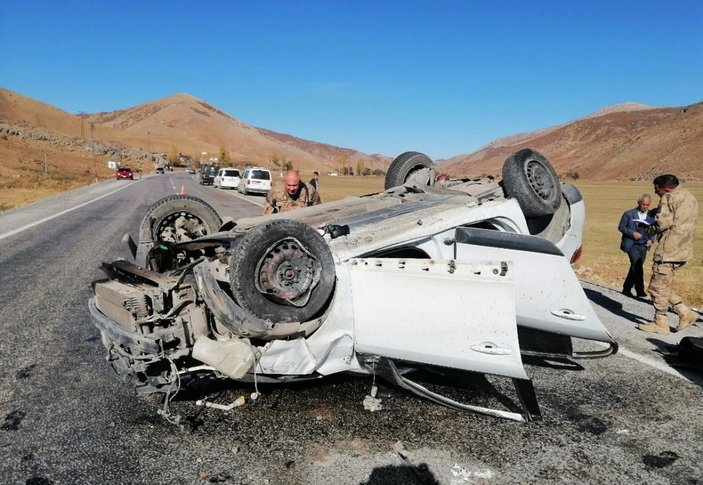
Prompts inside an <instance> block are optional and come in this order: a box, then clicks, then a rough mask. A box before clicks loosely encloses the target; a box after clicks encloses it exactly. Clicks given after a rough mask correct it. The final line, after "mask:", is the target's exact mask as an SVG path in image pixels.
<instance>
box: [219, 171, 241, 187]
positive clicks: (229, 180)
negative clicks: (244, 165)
mask: <svg viewBox="0 0 703 485" xmlns="http://www.w3.org/2000/svg"><path fill="white" fill-rule="evenodd" d="M239 179H240V176H239V170H237V169H236V168H221V169H220V170H218V172H217V175H215V180H214V182H213V183H212V185H213V187H215V188H216V189H236V188H237V186H238V185H239Z"/></svg>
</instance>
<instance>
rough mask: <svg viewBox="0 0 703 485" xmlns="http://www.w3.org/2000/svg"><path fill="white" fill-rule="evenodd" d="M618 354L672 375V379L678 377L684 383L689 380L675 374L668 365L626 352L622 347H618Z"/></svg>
mask: <svg viewBox="0 0 703 485" xmlns="http://www.w3.org/2000/svg"><path fill="white" fill-rule="evenodd" d="M618 354H622V355H623V356H624V357H628V358H630V359H633V360H636V361H637V362H640V363H642V364H645V365H648V366H650V367H654V368H655V369H657V370H660V371H662V372H665V373H667V374H669V375H672V376H674V377H678V378H679V379H683V380H685V381H688V380H689V379H688V378H687V377H686V376H684V375H682V374H681V373H679V372H677V371H676V370H675V369H672V368H671V367H669V366H668V365H665V364H662V363H661V362H658V361H656V360H654V359H650V358H649V357H645V356H643V355H640V354H637V353H635V352H632V351H631V350H627V349H626V348H624V347H620V348H619V349H618Z"/></svg>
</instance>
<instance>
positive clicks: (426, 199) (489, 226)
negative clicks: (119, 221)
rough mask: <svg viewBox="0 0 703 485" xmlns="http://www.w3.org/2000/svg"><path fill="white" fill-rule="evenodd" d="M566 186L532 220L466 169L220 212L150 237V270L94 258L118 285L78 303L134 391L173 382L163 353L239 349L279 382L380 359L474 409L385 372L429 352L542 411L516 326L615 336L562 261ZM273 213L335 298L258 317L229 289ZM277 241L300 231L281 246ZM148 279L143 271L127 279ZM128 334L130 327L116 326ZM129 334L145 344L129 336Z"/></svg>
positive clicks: (529, 413)
mask: <svg viewBox="0 0 703 485" xmlns="http://www.w3.org/2000/svg"><path fill="white" fill-rule="evenodd" d="M575 190H576V189H575V188H570V189H569V190H568V191H565V195H564V200H563V203H562V205H561V207H560V208H559V209H558V210H557V211H556V213H555V214H554V215H553V216H552V217H550V218H543V220H539V221H535V220H527V219H526V218H525V217H524V215H523V213H522V211H521V209H520V206H519V205H518V203H517V202H516V201H515V200H514V199H511V198H508V197H506V196H505V195H504V194H503V192H502V190H501V188H500V186H499V185H498V184H496V183H495V182H493V181H492V180H490V179H477V180H467V181H463V182H461V183H456V184H455V185H454V186H453V187H451V188H450V189H447V188H432V187H427V188H423V189H418V188H417V187H396V188H393V189H390V190H387V191H386V192H383V193H379V194H371V195H368V196H362V197H353V198H349V199H344V200H341V201H335V202H330V203H326V204H322V205H318V206H313V207H308V208H304V209H300V210H297V211H292V212H286V213H281V214H275V215H270V216H263V217H256V218H248V219H240V220H238V221H236V223H234V222H228V223H227V224H226V225H225V226H223V228H226V230H223V231H220V232H214V233H212V234H209V235H207V236H204V237H202V238H199V239H196V240H194V241H188V242H184V243H177V244H173V245H169V246H167V247H163V248H161V249H159V248H158V247H156V246H155V247H154V248H153V249H152V248H151V246H150V249H149V250H150V251H156V250H162V251H165V252H166V255H167V256H169V257H167V258H163V257H160V259H153V260H151V261H171V263H170V264H171V265H172V267H166V268H155V270H152V273H153V275H154V276H153V277H149V278H147V277H145V274H144V272H145V271H148V270H145V269H141V270H137V269H135V268H137V267H136V266H129V265H128V264H124V263H121V264H116V263H113V264H112V265H107V267H108V271H107V272H108V277H109V278H108V279H109V282H117V287H115V288H112V287H111V288H112V289H113V290H114V291H111V292H109V291H106V289H105V288H107V284H108V283H107V282H96V284H95V286H96V297H95V299H94V300H92V301H93V302H94V303H91V306H90V309H91V314H92V315H93V318H94V320H95V321H96V325H97V326H98V328H99V329H100V330H101V333H102V335H103V342H104V344H105V346H106V347H107V348H108V351H109V353H108V360H109V361H110V362H111V365H112V367H113V369H115V371H116V372H117V373H118V374H119V375H120V376H122V377H123V378H124V377H125V376H136V377H137V380H138V392H139V386H141V389H142V391H141V392H170V390H172V387H173V382H174V380H175V379H174V376H173V375H172V372H173V370H172V367H173V366H172V365H171V364H173V365H175V366H176V367H177V368H178V369H179V372H182V373H187V372H188V369H189V368H193V369H195V368H198V369H201V368H202V367H203V366H202V364H203V362H205V363H206V364H207V365H206V366H205V367H208V366H209V368H212V370H213V371H217V372H221V373H223V374H225V375H237V376H238V375H240V369H244V367H242V366H243V365H244V366H245V367H246V365H248V364H246V362H249V361H251V362H253V364H252V366H251V368H250V369H249V371H248V372H246V373H245V374H246V375H243V377H242V380H250V379H251V377H252V376H253V374H255V373H256V375H257V376H258V378H259V379H264V380H268V381H269V382H285V381H289V380H292V379H297V378H301V379H303V378H314V377H319V376H324V375H330V374H334V373H338V372H354V373H364V374H376V373H379V375H382V374H383V373H384V372H385V373H386V376H387V377H389V378H390V379H391V380H392V381H394V382H396V383H397V384H398V385H400V386H401V387H406V388H407V389H409V390H412V392H416V393H418V394H419V395H422V396H423V397H427V398H428V399H431V400H434V401H436V402H440V403H442V404H447V405H453V406H455V407H458V408H460V409H467V410H472V411H477V410H478V411H479V412H485V410H481V409H477V408H476V407H475V406H471V405H463V404H460V403H455V402H453V401H450V400H447V399H445V398H443V397H442V396H438V395H436V394H434V393H433V392H431V391H429V390H427V389H424V388H422V387H421V386H419V385H418V384H416V383H412V382H411V381H409V380H408V379H407V378H406V377H405V376H404V375H401V374H402V372H401V371H399V370H398V369H399V366H404V367H405V368H412V367H414V366H419V367H421V366H433V367H437V368H451V369H457V370H462V371H471V372H479V373H486V374H493V375H497V376H503V377H507V378H510V379H513V381H514V383H515V387H516V390H517V392H518V394H519V396H520V401H521V403H522V405H523V412H522V413H518V414H515V413H507V414H506V413H505V412H497V413H498V414H497V415H500V416H502V417H508V418H511V419H520V420H528V419H534V418H535V417H536V416H539V410H538V406H537V405H536V398H535V397H534V390H533V388H532V385H531V382H530V381H529V379H528V377H527V374H526V373H525V370H524V368H523V364H522V360H521V353H523V352H525V351H526V350H527V349H526V348H525V347H526V344H525V342H523V341H522V337H521V336H519V334H520V332H519V330H520V329H522V330H524V331H528V332H536V333H535V334H536V335H537V336H538V337H539V335H541V334H542V333H544V334H550V335H555V336H557V337H560V338H566V339H567V340H568V338H569V337H578V338H583V339H588V340H594V341H599V342H603V343H605V344H606V345H608V346H609V348H610V350H609V351H604V352H603V353H602V355H607V354H608V353H612V352H613V351H616V350H617V345H616V343H615V342H614V340H613V339H612V337H611V336H610V334H609V333H608V331H607V330H606V329H605V327H604V326H603V325H602V323H601V322H600V321H599V319H598V317H597V316H596V314H595V312H594V311H593V309H592V307H591V306H590V303H589V302H588V300H587V298H586V296H585V294H584V292H583V290H582V288H581V287H580V284H579V282H578V280H577V279H576V276H575V275H574V273H573V271H572V269H571V267H570V265H569V261H570V259H571V258H572V257H573V256H574V255H575V254H577V252H578V251H579V250H580V247H581V242H582V231H583V223H584V214H585V210H584V206H583V201H582V200H580V199H579V198H578V197H575V196H574V191H575ZM567 192H568V194H567ZM577 192H578V191H576V193H577ZM276 220H290V221H296V222H298V223H301V225H303V226H305V227H312V228H314V229H315V230H317V231H318V233H319V234H320V235H322V238H324V241H325V243H326V247H327V248H328V250H329V252H330V253H331V257H332V261H333V262H334V274H335V279H334V289H333V293H332V296H331V297H330V299H329V302H328V303H327V304H326V305H325V307H324V309H323V311H322V312H321V313H320V314H316V315H315V316H314V318H311V319H310V320H308V321H301V322H296V321H293V322H277V321H272V320H270V319H266V318H260V317H257V316H256V315H255V314H253V312H252V309H251V308H249V307H247V305H244V304H243V302H242V301H240V300H238V298H241V296H239V297H238V296H237V295H236V294H233V293H232V291H231V290H230V282H229V280H228V277H230V276H231V271H232V268H233V266H232V265H233V264H237V262H236V255H237V254H239V253H237V251H236V248H238V247H239V246H238V245H239V244H240V243H241V241H242V239H243V238H244V237H245V236H246V235H247V233H248V231H250V230H252V229H254V228H257V227H259V226H260V225H261V224H270V223H271V221H276ZM290 244H293V246H295V245H296V244H299V241H297V239H293V243H290V242H288V243H285V244H284V247H285V248H288V247H289V246H290ZM303 244H304V243H303ZM152 246H153V244H152ZM277 251H278V249H277ZM286 251H288V250H287V249H286ZM291 251H292V250H291ZM284 252H285V251H284ZM292 252H295V251H292ZM142 254H144V253H142ZM149 254H151V253H149ZM298 254H307V253H300V252H298ZM276 257H279V256H276ZM311 258H312V260H314V259H315V258H314V256H311ZM138 263H140V264H142V265H148V264H149V262H148V260H145V261H138ZM257 268H259V266H257ZM140 271H141V273H140ZM298 271H299V269H298ZM268 273H270V271H269V272H268ZM268 273H267V274H268ZM273 273H275V271H274V272H273ZM281 274H287V273H285V271H283V272H282V273H281ZM270 276H271V274H268V276H267V277H270ZM146 280H150V282H148V283H149V284H146V283H144V284H141V283H139V282H140V281H146ZM174 280H175V281H176V283H174V282H173V281H174ZM316 284H317V283H316V281H313V282H312V287H314V286H315V285H316ZM101 285H102V286H101ZM120 285H122V286H120ZM135 285H136V286H135ZM257 285H258V283H257ZM112 286H115V284H114V283H113V284H112ZM135 287H136V288H137V295H136V296H135V294H134V293H135ZM262 287H266V285H263V286H262ZM140 291H141V292H142V293H143V301H141V303H140V297H139V292H140ZM130 298H131V299H132V300H135V301H131V300H129V299H130ZM128 300H129V303H128ZM144 302H148V304H145V303H144ZM145 305H146V307H148V311H147V313H148V315H146V316H145V315H143V314H139V313H137V312H135V311H134V309H135V308H139V309H141V311H142V313H144V308H146V307H145ZM120 306H122V307H123V310H124V311H122V312H121V311H120V310H119V307H120ZM127 307H129V308H127ZM108 308H110V309H111V310H110V311H108V310H107V309H108ZM115 308H118V310H114V309H115ZM110 312H111V313H110ZM107 314H109V317H108V316H106V315H107ZM110 322H112V323H110ZM130 332H131V333H133V334H134V338H127V336H128V335H129V334H130ZM143 335H148V336H150V337H149V338H147V339H146V340H145V339H144V338H142V337H143ZM202 338H207V339H208V341H207V343H208V346H203V347H202V348H207V349H212V350H206V351H204V352H205V353H204V354H203V353H199V354H198V355H204V357H202V359H201V361H200V362H197V361H194V359H193V355H192V348H193V345H194V343H195V342H196V341H197V340H198V339H202ZM231 339H239V340H242V342H243V345H241V346H237V347H236V348H237V349H239V348H241V349H242V350H241V355H225V354H226V352H233V353H234V354H237V352H239V350H232V351H228V350H226V349H225V346H224V344H223V345H220V344H218V342H227V341H228V340H231ZM132 341H134V342H142V341H145V342H147V343H149V345H150V347H149V349H146V350H145V349H143V348H131V347H130V345H132V344H131V343H130V342H132ZM562 341H563V340H562ZM227 348H229V347H227ZM232 348H235V347H232ZM154 349H157V350H156V351H155V350H154ZM568 349H569V350H570V349H571V346H570V344H569V345H568ZM208 352H210V354H208ZM252 356H253V358H252ZM224 357H227V358H226V359H225V358H224ZM164 361H167V362H168V364H169V365H168V366H163V365H162V364H163V362H164ZM219 362H222V364H220V363H219ZM233 362H234V363H233ZM243 362H244V364H243ZM218 365H221V366H222V368H218ZM235 366H236V368H235ZM245 370H246V369H245ZM495 413H496V412H494V411H491V412H488V414H492V415H496V414H495Z"/></svg>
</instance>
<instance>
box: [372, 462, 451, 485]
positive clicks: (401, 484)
mask: <svg viewBox="0 0 703 485" xmlns="http://www.w3.org/2000/svg"><path fill="white" fill-rule="evenodd" d="M401 457H402V455H401ZM396 484H397V485H406V484H418V485H419V484H422V485H430V484H432V485H434V484H439V481H438V480H437V479H436V478H435V476H434V474H433V473H432V472H431V471H430V468H429V466H427V464H426V463H420V464H419V465H417V466H415V465H401V466H396V465H386V466H382V467H376V468H374V469H373V471H372V472H371V475H369V479H368V481H366V482H361V484H360V485H396Z"/></svg>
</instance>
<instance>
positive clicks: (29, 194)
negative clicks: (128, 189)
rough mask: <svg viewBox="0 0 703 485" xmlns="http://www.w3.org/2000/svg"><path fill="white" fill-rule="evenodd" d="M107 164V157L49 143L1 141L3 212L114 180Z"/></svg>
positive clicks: (0, 200)
mask: <svg viewBox="0 0 703 485" xmlns="http://www.w3.org/2000/svg"><path fill="white" fill-rule="evenodd" d="M106 162H107V157H104V156H103V157H98V156H92V155H90V154H88V153H87V152H85V151H82V150H76V151H66V150H64V149H62V148H59V147H56V146H53V145H51V144H49V143H46V142H35V143H27V142H25V141H22V140H17V139H15V138H13V137H10V138H9V139H0V211H4V210H9V209H13V208H16V207H21V206H24V205H27V204H31V203H32V202H36V201H38V200H41V199H43V198H46V197H49V196H51V195H55V194H59V193H61V192H66V191H67V190H72V189H76V188H78V187H82V186H85V185H88V184H90V183H92V182H95V181H96V180H105V179H109V178H112V177H114V175H115V171H114V170H112V169H108V168H107V167H106ZM133 168H139V167H137V166H134V167H133Z"/></svg>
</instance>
